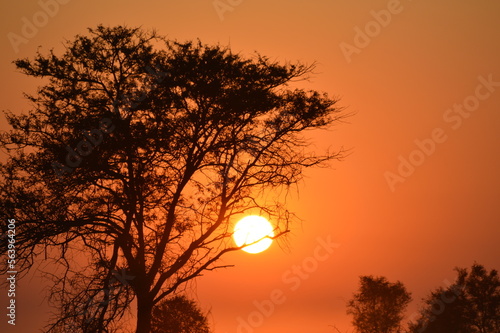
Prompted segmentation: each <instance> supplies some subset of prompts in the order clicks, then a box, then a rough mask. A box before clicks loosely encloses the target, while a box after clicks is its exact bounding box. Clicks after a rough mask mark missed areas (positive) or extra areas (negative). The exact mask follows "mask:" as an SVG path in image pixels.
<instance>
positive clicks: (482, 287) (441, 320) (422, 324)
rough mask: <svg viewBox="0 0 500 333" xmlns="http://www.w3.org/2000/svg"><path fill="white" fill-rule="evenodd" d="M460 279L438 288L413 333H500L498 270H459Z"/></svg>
mask: <svg viewBox="0 0 500 333" xmlns="http://www.w3.org/2000/svg"><path fill="white" fill-rule="evenodd" d="M456 271H457V275H458V276H457V280H456V281H455V282H454V283H453V284H452V285H450V286H449V287H447V288H437V289H436V290H434V291H432V292H431V294H430V295H429V296H428V297H427V298H426V299H425V305H424V307H423V309H422V310H421V315H420V318H419V319H418V320H417V321H416V322H414V323H410V327H409V332H410V333H423V332H426V333H438V332H439V333H491V332H500V279H499V276H498V271H496V270H494V269H493V270H491V271H489V272H488V271H487V270H486V269H485V268H484V266H483V265H479V264H474V265H472V268H471V270H470V271H468V270H467V269H465V268H457V269H456Z"/></svg>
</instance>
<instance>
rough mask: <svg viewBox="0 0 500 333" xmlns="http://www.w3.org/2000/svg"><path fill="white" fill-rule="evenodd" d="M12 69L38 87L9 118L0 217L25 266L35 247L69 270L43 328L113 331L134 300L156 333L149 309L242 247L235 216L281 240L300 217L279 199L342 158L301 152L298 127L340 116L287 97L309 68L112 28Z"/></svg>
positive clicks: (312, 98) (298, 93) (143, 324)
mask: <svg viewBox="0 0 500 333" xmlns="http://www.w3.org/2000/svg"><path fill="white" fill-rule="evenodd" d="M15 64H16V66H17V68H18V69H19V70H21V71H22V72H23V73H24V74H26V75H29V76H33V77H39V78H42V79H43V80H44V83H43V85H42V86H41V87H40V88H39V89H38V91H37V93H36V94H34V95H29V96H28V98H29V100H30V101H31V103H32V106H33V109H32V110H31V111H30V112H29V113H27V114H21V115H16V114H13V113H6V116H7V120H8V123H9V124H10V126H11V127H12V129H11V130H10V131H8V132H5V133H3V134H2V136H1V140H0V141H1V147H2V148H3V149H4V150H5V151H6V152H7V153H8V154H9V159H8V161H7V162H6V163H3V164H1V165H0V177H1V178H0V200H1V201H0V215H1V218H2V220H4V221H5V220H6V219H7V218H15V219H16V221H17V222H16V223H17V228H16V231H17V236H16V237H17V238H16V241H17V243H16V251H17V263H16V265H17V267H16V268H17V270H18V271H20V272H26V271H27V270H29V269H30V267H32V265H33V262H34V260H35V258H36V257H37V255H39V254H42V253H44V255H45V258H46V259H50V258H52V260H53V261H55V262H56V263H58V264H60V265H61V267H62V270H55V271H54V273H51V274H52V277H53V278H54V288H53V290H52V299H51V300H52V301H53V302H54V303H55V304H58V306H59V313H58V315H57V317H56V318H55V319H54V323H53V325H51V326H49V327H48V330H49V331H50V330H55V329H56V328H58V329H62V330H65V329H66V330H72V329H75V327H78V329H79V330H83V331H84V332H110V331H114V330H118V329H119V327H118V326H117V324H118V323H119V321H118V319H120V318H121V317H122V316H123V315H124V313H125V311H126V310H127V309H129V307H130V306H131V302H132V301H133V300H134V299H135V300H136V301H137V314H136V316H137V318H136V320H137V322H136V332H139V333H147V332H150V330H151V313H152V309H153V307H154V306H155V305H156V304H158V303H159V302H160V301H161V300H162V299H164V298H165V297H167V296H169V295H171V294H172V293H173V292H174V291H176V289H178V287H179V286H181V285H182V284H184V283H186V282H188V281H190V280H191V279H193V278H195V277H197V276H199V275H200V274H201V273H202V272H203V271H205V270H213V269H216V268H218V267H220V265H219V264H218V260H219V259H220V258H221V256H222V255H224V254H225V253H228V252H230V251H236V250H239V249H241V247H236V246H234V244H233V243H232V242H231V241H230V238H231V234H232V228H231V225H232V223H233V220H234V218H236V217H237V216H238V215H241V214H245V213H261V214H264V215H267V217H269V218H271V219H272V220H273V221H274V223H275V227H276V230H275V235H276V236H275V237H278V236H281V235H283V234H284V233H285V232H286V231H287V230H288V222H289V221H290V219H291V217H292V216H293V214H291V213H289V212H288V210H286V207H285V206H284V205H283V204H281V200H280V198H279V197H278V196H276V197H273V196H272V195H271V194H272V193H278V192H277V191H274V189H277V188H283V187H284V188H286V187H289V186H291V185H293V184H295V183H297V181H299V180H300V179H301V176H302V172H303V169H304V168H306V167H311V166H315V165H319V164H321V163H323V162H327V161H329V160H332V159H335V158H338V157H340V156H341V155H340V154H341V152H337V153H330V152H326V153H323V154H314V153H313V152H311V151H309V150H308V149H307V147H308V141H307V140H306V139H305V137H304V132H305V131H306V130H309V129H316V128H325V127H328V126H329V125H331V124H333V123H335V122H337V121H338V120H340V119H341V118H342V117H343V113H342V112H341V110H339V109H338V108H337V107H336V106H335V103H336V100H334V99H331V98H329V97H328V96H327V95H326V94H320V93H318V92H316V91H305V90H301V89H291V88H290V87H289V85H288V83H290V82H291V81H295V80H300V79H304V78H306V76H307V74H308V73H310V72H311V70H312V67H311V66H306V65H302V64H290V63H288V64H279V63H276V62H272V61H270V60H269V59H267V58H266V57H263V56H260V55H256V56H254V57H250V58H244V57H243V56H241V55H238V54H234V53H232V52H231V51H230V50H229V49H227V48H225V47H221V46H209V45H205V44H202V43H201V42H199V41H198V42H186V43H180V42H176V41H169V40H166V39H164V38H162V37H160V36H158V35H156V34H155V33H154V32H145V31H143V30H140V29H135V28H127V27H121V26H118V27H112V28H108V27H103V26H98V27H97V28H95V29H89V35H79V36H76V37H75V39H74V40H72V41H68V42H67V43H66V44H65V51H64V52H63V53H62V55H57V54H56V53H55V52H54V51H50V52H49V53H48V54H47V55H43V54H41V53H37V55H36V57H35V58H34V59H33V60H29V59H20V60H17V61H16V62H15ZM2 229H3V230H2V231H5V225H4V224H2ZM1 246H2V247H1V250H2V253H5V252H6V250H7V248H6V244H5V243H2V245H1ZM5 262H6V261H2V262H1V264H2V265H4V266H2V267H1V269H2V270H3V271H5V270H7V269H8V267H6V266H5ZM68 325H72V326H71V327H70V328H68V327H67V326H68ZM61 327H62V328H61ZM65 327H66V328H65Z"/></svg>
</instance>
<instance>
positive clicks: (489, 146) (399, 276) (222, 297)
mask: <svg viewBox="0 0 500 333" xmlns="http://www.w3.org/2000/svg"><path fill="white" fill-rule="evenodd" d="M60 2H63V3H64V4H60V5H59V6H58V8H57V7H55V6H53V1H52V0H41V1H40V2H38V1H32V0H29V1H28V0H26V1H22V2H21V1H19V2H16V3H14V2H7V1H3V2H2V3H1V5H0V13H1V14H0V15H1V20H0V22H1V23H0V27H1V33H0V35H1V36H2V37H1V39H0V43H1V49H2V52H1V54H0V68H1V73H2V81H1V85H2V89H1V90H0V94H1V95H0V109H4V110H5V109H8V110H11V111H14V112H21V111H26V110H28V105H27V103H26V101H25V100H24V99H23V95H22V92H23V91H26V92H33V91H34V88H35V87H36V85H37V84H38V82H37V80H35V79H31V78H27V77H25V76H23V75H21V74H19V73H17V72H16V71H15V68H14V66H13V65H12V63H11V62H12V60H14V59H16V58H24V57H33V55H34V53H35V52H36V50H37V49H38V48H39V47H40V46H41V50H42V52H46V51H47V50H49V49H50V48H52V47H55V49H56V50H58V49H59V50H60V49H61V43H62V41H63V40H65V39H71V38H72V37H73V36H74V35H75V34H77V33H85V32H86V28H87V27H94V26H96V25H97V24H99V23H102V24H105V25H110V26H111V25H117V24H125V25H128V26H142V27H144V28H155V29H157V30H158V32H159V33H160V34H162V35H166V36H168V37H169V38H172V39H178V40H181V41H183V40H187V39H195V38H200V39H201V41H203V42H205V43H220V44H223V45H227V44H230V46H231V48H232V50H233V51H235V52H240V53H241V54H243V55H245V54H248V55H251V54H252V53H253V52H254V51H258V52H260V53H261V54H264V55H267V56H269V57H270V58H271V59H276V60H278V61H295V60H299V61H302V62H305V63H312V62H314V61H316V62H317V68H316V71H315V72H316V75H315V76H314V77H313V78H312V79H311V80H310V81H309V82H304V83H303V86H304V87H306V88H310V89H315V90H320V91H326V92H328V93H329V94H331V95H333V96H336V97H338V98H340V102H339V104H340V105H342V106H344V107H346V111H347V112H352V113H355V115H354V116H352V117H351V118H349V123H345V124H339V125H338V126H336V127H334V128H332V130H330V131H328V132H317V133H313V132H311V133H310V136H311V138H312V139H313V140H314V143H315V147H316V148H317V149H325V148H328V147H332V148H334V149H338V148H340V147H342V146H343V147H345V148H350V149H351V152H352V154H351V155H350V156H348V157H347V158H346V159H345V160H344V161H342V162H335V163H333V164H332V168H330V169H317V170H309V171H308V172H307V177H306V179H305V180H304V181H303V182H302V183H301V184H300V185H299V186H298V188H297V189H298V191H295V190H294V191H292V192H291V195H290V198H289V200H288V205H289V208H290V209H291V210H293V211H294V212H295V213H296V214H297V215H298V216H299V217H300V218H301V219H302V223H301V224H297V225H295V226H294V228H293V230H292V235H291V236H290V237H289V238H288V246H287V247H285V248H280V247H279V246H277V245H276V244H273V246H272V247H271V248H270V249H269V250H268V251H266V252H264V253H262V254H259V255H251V254H247V253H237V254H232V255H230V256H228V257H226V258H225V259H224V263H226V264H235V265H236V267H234V268H230V269H226V270H223V271H215V272H209V273H207V274H206V276H204V277H202V278H200V279H198V280H197V282H196V284H195V285H194V286H193V287H194V288H195V289H196V291H197V295H198V296H197V299H198V301H199V302H200V304H201V306H202V308H203V309H204V310H209V309H211V315H210V320H211V324H212V326H213V327H214V329H215V331H216V332H217V333H233V332H234V333H251V332H255V333H276V332H287V333H303V332H309V333H329V332H336V331H335V330H334V329H333V327H332V325H335V326H336V327H338V328H339V329H340V330H341V331H342V332H346V331H347V330H350V329H351V326H350V318H349V317H348V316H347V315H346V314H345V302H346V300H347V299H349V298H350V297H351V295H352V293H353V292H355V290H356V288H357V286H358V277H359V276H360V275H368V274H372V275H383V276H386V277H387V278H388V279H389V280H390V281H396V280H400V281H402V282H403V283H404V284H405V285H406V286H407V288H408V289H409V290H410V291H411V292H412V293H413V297H414V301H413V302H412V304H411V305H410V308H409V311H408V316H411V314H412V313H413V312H414V311H415V310H416V309H417V307H418V305H419V301H420V299H421V298H422V297H424V296H425V295H427V293H428V292H429V291H430V290H431V289H434V288H436V287H438V286H445V283H446V282H445V281H446V280H447V281H453V279H454V277H455V273H454V271H453V268H454V267H455V266H460V267H470V266H471V265H472V264H473V262H474V261H477V262H478V263H481V264H484V265H485V266H486V267H487V268H488V269H491V268H497V269H499V268H500V260H499V254H500V242H499V235H500V205H499V202H498V200H499V198H500V176H499V170H500V158H499V156H498V155H499V144H500V140H499V139H500V134H499V133H500V61H499V59H500V43H499V40H500V23H499V21H498V16H499V15H500V2H496V1H486V0H480V1H474V2H473V1H451V0H448V1H444V0H436V1H431V0H413V1H411V0H401V1H392V0H389V1H362V2H361V1H357V2H354V1H347V0H330V1H326V0H324V1H319V0H317V1H299V0H290V1H284V0H272V1H269V0H268V1H265V0H253V1H250V0H245V1H241V0H218V1H213V0H188V1H182V2H181V1H169V0H162V1H142V2H139V1H125V0H122V1H115V0H109V1H95V0H91V1H81V0H64V1H63V0H60ZM45 3H52V5H51V6H49V7H46V9H43V4H45ZM44 10H45V11H48V12H49V14H50V15H47V14H44V12H43V11H44ZM31 24H35V25H34V28H33V27H31V29H30V27H29V25H31ZM37 25H38V27H37ZM0 128H1V129H5V128H6V124H5V120H4V119H3V118H2V119H1V120H0ZM4 222H5V221H4ZM4 222H2V223H4ZM2 260H3V259H2ZM43 286H44V284H43V283H42V282H40V279H39V278H38V277H34V278H32V279H31V280H29V279H26V280H23V281H21V282H20V285H19V287H18V291H19V296H18V303H19V304H20V307H21V308H20V309H19V313H18V318H17V319H18V326H17V327H16V329H15V330H12V329H11V328H10V327H8V330H7V332H35V331H36V330H37V329H38V328H40V327H42V326H43V323H44V320H46V319H47V316H48V314H47V308H46V307H45V306H44V305H43V304H44V303H43ZM0 293H1V294H0V302H2V303H1V306H0V308H2V309H4V310H2V311H0V312H1V316H0V318H2V320H1V322H0V330H1V331H2V332H6V329H5V327H6V326H7V324H6V319H5V317H6V316H5V314H4V312H5V306H6V299H7V298H6V295H5V294H6V292H4V291H0ZM270 302H274V303H272V304H274V305H273V306H272V307H271V306H270V304H271V303H270ZM259 308H260V310H259ZM243 321H244V322H245V324H241V322H243ZM245 325H246V328H243V326H245ZM238 327H240V329H239V330H238Z"/></svg>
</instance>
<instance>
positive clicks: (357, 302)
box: [347, 276, 411, 333]
mask: <svg viewBox="0 0 500 333" xmlns="http://www.w3.org/2000/svg"><path fill="white" fill-rule="evenodd" d="M410 301H411V295H410V293H409V292H408V291H407V290H406V288H405V286H404V285H403V284H402V283H401V282H399V281H398V282H396V283H391V282H389V281H387V279H386V278H385V277H373V276H361V277H360V287H359V291H358V292H357V293H355V294H354V295H353V298H352V299H351V300H350V301H349V302H348V303H347V313H348V314H352V315H353V321H352V323H353V325H354V326H355V327H356V329H357V331H358V332H360V333H398V332H400V331H401V320H402V319H403V314H404V310H405V309H406V307H407V305H408V303H410Z"/></svg>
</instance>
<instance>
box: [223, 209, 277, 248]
mask: <svg viewBox="0 0 500 333" xmlns="http://www.w3.org/2000/svg"><path fill="white" fill-rule="evenodd" d="M273 236H274V232H273V226H272V224H271V223H270V222H269V221H268V220H266V219H265V218H264V217H262V216H258V215H249V216H245V217H244V218H242V219H241V220H239V221H238V223H236V225H235V226H234V233H233V238H234V242H235V243H236V246H243V245H245V244H251V245H248V246H245V247H244V248H243V249H242V250H243V251H245V252H248V253H259V252H262V251H265V250H267V248H269V246H271V243H272V242H273V240H272V239H271V238H269V237H273ZM259 239H260V240H259Z"/></svg>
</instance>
